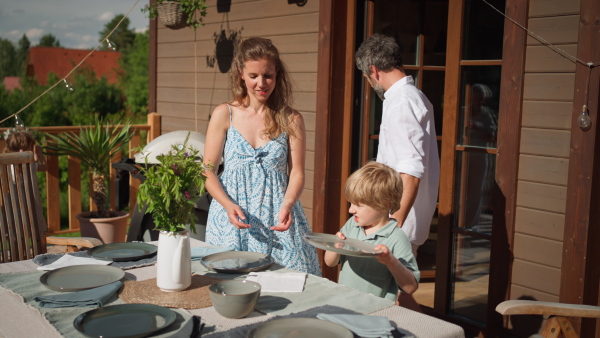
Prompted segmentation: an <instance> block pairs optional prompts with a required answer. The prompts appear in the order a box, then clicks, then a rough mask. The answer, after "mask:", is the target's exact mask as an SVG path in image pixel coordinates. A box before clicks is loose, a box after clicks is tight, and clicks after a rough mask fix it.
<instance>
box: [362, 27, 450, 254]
mask: <svg viewBox="0 0 600 338" xmlns="http://www.w3.org/2000/svg"><path fill="white" fill-rule="evenodd" d="M356 65H357V67H358V69H360V70H361V71H362V73H363V75H364V76H365V77H366V78H367V80H368V81H369V84H370V85H371V87H373V89H374V90H375V92H376V93H377V95H378V96H379V97H380V98H381V99H382V100H383V115H382V118H381V127H380V131H379V148H378V150H377V162H381V163H384V164H387V165H389V166H390V167H392V168H394V169H396V170H397V171H398V172H400V175H401V176H402V181H403V187H404V192H403V194H402V200H401V201H400V209H399V210H398V211H397V212H395V213H394V214H393V215H392V217H393V218H394V219H396V220H397V221H398V226H399V227H401V228H402V229H403V230H404V232H405V233H406V235H407V236H408V239H409V240H410V242H411V244H412V249H413V253H414V255H415V257H416V255H417V249H418V247H419V246H420V245H422V244H423V243H424V242H425V240H426V239H427V237H428V235H429V227H430V225H431V219H432V217H433V213H434V212H435V207H436V203H437V196H438V188H439V181H440V178H439V176H440V162H439V155H438V147H437V139H436V133H435V123H434V117H433V106H432V105H431V102H429V100H428V99H427V97H426V96H425V94H423V93H422V92H421V91H420V90H419V89H417V88H416V87H415V85H414V81H413V78H412V76H410V75H406V73H405V72H404V69H403V65H402V56H401V53H400V48H399V47H398V45H397V44H396V42H395V41H394V39H393V38H392V37H388V36H384V35H381V34H375V35H373V36H371V37H369V38H367V39H366V40H365V41H364V42H363V43H362V44H361V46H360V47H359V48H358V51H357V52H356Z"/></svg>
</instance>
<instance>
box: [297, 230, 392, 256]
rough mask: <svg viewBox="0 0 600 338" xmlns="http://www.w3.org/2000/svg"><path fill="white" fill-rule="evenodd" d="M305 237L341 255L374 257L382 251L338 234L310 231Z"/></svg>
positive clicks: (312, 242)
mask: <svg viewBox="0 0 600 338" xmlns="http://www.w3.org/2000/svg"><path fill="white" fill-rule="evenodd" d="M304 238H305V239H306V241H307V242H308V243H310V244H311V245H312V246H314V247H316V248H319V249H323V250H328V251H332V252H335V253H339V254H341V255H347V256H356V257H373V256H377V255H379V254H380V253H381V251H375V246H374V245H371V244H368V243H365V242H361V241H359V240H356V239H351V238H347V239H341V238H339V237H338V236H336V235H330V234H321V233H317V232H309V233H307V234H306V235H304Z"/></svg>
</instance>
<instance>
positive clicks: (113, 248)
mask: <svg viewBox="0 0 600 338" xmlns="http://www.w3.org/2000/svg"><path fill="white" fill-rule="evenodd" d="M157 250H158V247H157V246H156V245H152V244H148V243H133V242H131V243H112V244H104V245H99V246H96V247H93V248H91V249H90V250H89V253H90V256H92V257H94V258H96V259H101V260H110V261H114V262H122V261H135V260H138V259H142V258H144V257H149V256H152V255H154V254H155V253H156V251H157Z"/></svg>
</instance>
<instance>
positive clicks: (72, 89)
mask: <svg viewBox="0 0 600 338" xmlns="http://www.w3.org/2000/svg"><path fill="white" fill-rule="evenodd" d="M63 82H64V83H65V88H67V90H68V91H70V92H72V91H74V90H75V88H73V85H72V84H71V82H69V81H68V80H67V79H63Z"/></svg>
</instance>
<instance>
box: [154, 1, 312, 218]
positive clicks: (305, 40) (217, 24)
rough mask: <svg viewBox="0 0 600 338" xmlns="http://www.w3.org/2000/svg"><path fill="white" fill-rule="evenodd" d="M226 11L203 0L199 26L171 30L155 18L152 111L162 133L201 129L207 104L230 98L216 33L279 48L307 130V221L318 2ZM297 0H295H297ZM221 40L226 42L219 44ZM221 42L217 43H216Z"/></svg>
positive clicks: (236, 6) (234, 5)
mask: <svg viewBox="0 0 600 338" xmlns="http://www.w3.org/2000/svg"><path fill="white" fill-rule="evenodd" d="M230 2H231V6H230V9H229V12H221V13H220V12H219V11H218V9H217V0H208V1H207V4H208V5H209V8H208V11H207V16H206V17H205V19H204V24H205V25H204V26H202V27H200V28H198V29H197V30H196V31H194V30H193V29H189V28H184V29H180V30H171V29H169V28H166V27H165V26H163V25H162V24H161V23H160V20H158V22H159V23H158V33H157V94H156V97H157V105H156V107H157V112H158V113H159V114H160V115H161V116H162V131H161V132H162V133H163V134H164V133H167V132H170V131H175V130H194V131H197V132H201V133H206V128H207V126H208V120H209V116H210V114H211V112H212V111H213V109H214V108H215V107H216V106H217V105H219V104H221V103H224V102H226V101H228V100H230V99H231V94H230V92H229V83H228V76H227V74H226V73H222V70H223V69H222V68H223V66H222V65H221V66H220V65H219V60H221V61H222V60H228V59H229V60H230V59H231V56H229V58H227V55H222V54H223V53H222V52H221V51H222V50H224V49H221V48H220V47H219V53H218V55H217V43H219V40H220V37H222V36H223V37H226V38H228V39H229V38H231V37H233V36H236V35H237V36H241V37H242V38H248V37H254V36H259V37H265V38H269V39H272V41H273V43H274V45H275V46H277V48H278V49H279V52H280V54H281V57H282V59H283V61H284V62H285V63H286V65H287V67H288V70H289V72H290V75H291V78H292V81H293V82H294V108H295V109H296V110H298V111H299V112H300V113H301V114H302V115H303V117H304V121H305V124H306V131H307V133H306V134H307V135H306V136H307V140H306V141H307V142H306V143H307V151H306V183H305V188H304V191H303V193H302V196H301V197H300V201H301V203H302V205H303V206H304V210H305V211H306V214H307V217H308V219H309V222H310V221H312V209H313V205H312V203H313V198H312V196H313V180H314V150H315V142H314V140H315V114H316V79H317V75H316V73H317V46H318V41H317V39H318V35H317V32H318V9H319V2H318V1H316V0H308V1H306V3H305V4H304V5H298V4H296V2H295V1H285V0H283V1H282V0H232V1H230ZM299 2H300V3H301V1H299ZM225 45H226V44H225ZM219 46H222V42H221V43H219Z"/></svg>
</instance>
